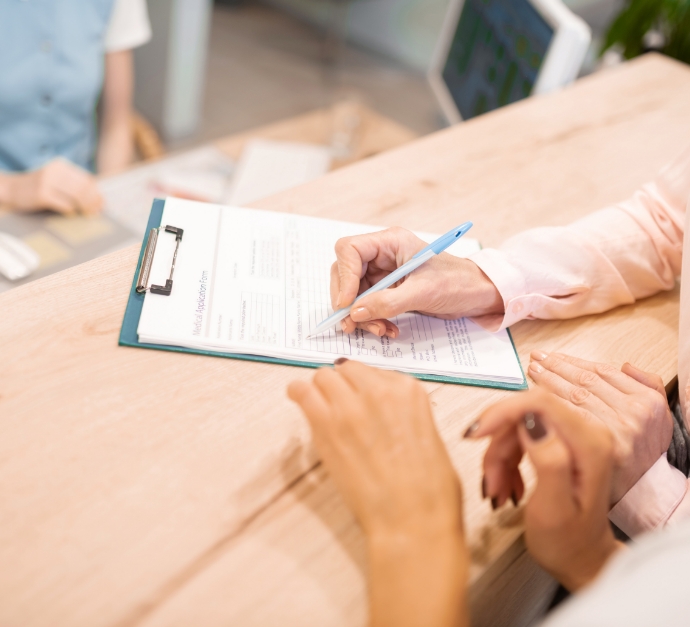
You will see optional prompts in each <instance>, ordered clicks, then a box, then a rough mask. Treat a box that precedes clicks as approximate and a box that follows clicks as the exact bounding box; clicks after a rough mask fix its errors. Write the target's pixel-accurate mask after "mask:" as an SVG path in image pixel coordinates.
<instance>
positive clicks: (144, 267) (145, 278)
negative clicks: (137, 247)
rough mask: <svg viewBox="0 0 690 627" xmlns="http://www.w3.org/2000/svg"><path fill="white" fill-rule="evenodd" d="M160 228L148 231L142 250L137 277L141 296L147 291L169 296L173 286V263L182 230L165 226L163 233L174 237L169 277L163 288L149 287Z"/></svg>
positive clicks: (159, 286)
mask: <svg viewBox="0 0 690 627" xmlns="http://www.w3.org/2000/svg"><path fill="white" fill-rule="evenodd" d="M161 228H162V227H158V228H157V229H151V230H150V231H149V239H148V242H147V243H146V248H145V249H144V258H143V259H142V261H141V268H139V276H138V277H137V288H136V290H137V292H138V293H139V294H143V293H144V292H146V290H149V291H150V292H151V293H152V294H162V295H163V296H170V292H172V286H173V272H175V261H176V260H177V251H178V250H179V249H180V242H181V241H182V234H183V233H184V230H183V229H179V228H177V227H176V226H170V225H167V226H166V227H165V231H166V232H167V233H174V235H175V240H176V243H175V252H174V253H173V258H172V265H171V266H170V277H169V278H168V279H166V281H165V286H162V285H151V286H150V287H147V286H148V283H149V275H150V274H151V266H152V265H153V256H154V255H155V254H156V244H157V243H158V234H159V233H160V230H161Z"/></svg>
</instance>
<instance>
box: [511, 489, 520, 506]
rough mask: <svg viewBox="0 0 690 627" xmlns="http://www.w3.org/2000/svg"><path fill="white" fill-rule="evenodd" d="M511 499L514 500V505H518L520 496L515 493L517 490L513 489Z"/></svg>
mask: <svg viewBox="0 0 690 627" xmlns="http://www.w3.org/2000/svg"><path fill="white" fill-rule="evenodd" d="M510 500H511V501H513V505H515V507H517V506H518V497H517V494H515V490H513V493H512V494H511V495H510Z"/></svg>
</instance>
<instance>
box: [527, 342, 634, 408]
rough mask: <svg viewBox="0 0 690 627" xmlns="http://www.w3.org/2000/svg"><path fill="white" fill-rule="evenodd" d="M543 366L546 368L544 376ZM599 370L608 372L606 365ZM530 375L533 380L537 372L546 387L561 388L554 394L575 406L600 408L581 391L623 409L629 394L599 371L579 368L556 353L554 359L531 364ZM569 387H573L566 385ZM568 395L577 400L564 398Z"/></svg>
mask: <svg viewBox="0 0 690 627" xmlns="http://www.w3.org/2000/svg"><path fill="white" fill-rule="evenodd" d="M533 354H534V353H533ZM540 366H541V368H544V371H543V372H542V371H541V369H540ZM599 366H602V368H601V369H602V370H603V369H604V368H603V366H604V364H599ZM614 370H615V369H614ZM529 371H530V376H532V372H534V373H535V374H536V375H537V377H540V376H541V378H542V380H543V381H544V382H545V383H547V382H548V383H547V384H548V385H553V386H555V387H556V388H557V389H553V390H552V391H554V392H556V393H557V394H558V395H559V396H562V397H563V398H565V399H566V400H570V402H572V403H573V404H575V405H579V404H582V403H585V404H589V405H591V404H595V405H596V402H595V399H593V398H591V397H590V396H588V395H587V394H584V393H582V392H579V391H578V390H577V388H580V389H583V390H587V391H588V392H590V393H591V394H593V395H594V397H595V398H596V399H601V400H602V401H604V403H606V404H607V405H608V406H609V407H620V406H621V405H623V404H624V403H625V402H626V401H627V396H626V394H625V393H623V392H621V390H619V389H618V388H617V387H614V386H613V385H611V384H610V383H608V382H607V381H605V380H604V379H602V378H601V377H600V376H599V374H598V373H597V372H596V371H595V370H589V369H587V368H581V367H580V366H576V365H575V364H573V363H571V362H570V361H568V360H565V359H563V358H562V356H561V355H559V354H558V353H552V354H551V355H546V357H544V358H543V359H541V360H539V361H533V362H532V363H531V364H530V367H529ZM549 372H551V373H554V374H556V375H558V377H559V379H555V378H553V377H550V376H549V375H548V373H549ZM616 372H618V371H616ZM619 374H620V373H619ZM535 381H536V379H535ZM566 383H569V384H571V385H566ZM564 394H574V395H575V396H574V398H573V399H570V398H568V397H567V396H564Z"/></svg>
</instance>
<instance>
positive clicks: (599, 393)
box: [528, 351, 673, 504]
mask: <svg viewBox="0 0 690 627" xmlns="http://www.w3.org/2000/svg"><path fill="white" fill-rule="evenodd" d="M531 357H532V362H531V363H530V366H529V370H528V372H529V375H530V377H531V378H532V379H533V380H534V381H535V382H536V383H537V385H539V386H540V387H542V388H543V389H545V390H548V391H549V392H553V393H554V394H556V395H558V396H560V397H561V398H563V399H564V400H565V401H566V402H567V403H568V404H569V406H570V407H571V408H572V409H574V410H575V411H577V412H578V413H580V414H581V415H582V416H584V417H585V418H587V419H588V420H593V419H596V420H598V421H600V422H601V423H603V424H605V425H606V426H607V427H608V428H609V429H610V430H611V433H612V434H613V439H614V460H615V462H614V471H613V483H612V490H611V503H612V504H614V503H617V502H618V501H619V500H620V499H621V498H623V496H624V495H625V493H626V492H627V491H628V490H629V489H630V488H632V487H633V485H635V483H637V481H638V480H639V479H640V477H641V476H642V475H643V474H644V473H645V472H647V470H649V468H650V467H651V466H652V465H653V464H654V463H655V462H656V461H657V460H658V459H659V457H661V455H663V454H664V453H665V452H666V451H667V450H668V447H669V444H670V443H671V438H672V436H673V416H672V415H671V410H670V409H669V406H668V401H667V400H666V392H665V390H664V385H663V382H662V380H661V377H659V376H658V375H654V374H649V373H646V372H643V371H642V370H639V369H638V368H635V367H634V366H631V365H630V364H624V365H623V367H622V368H621V369H620V370H618V369H617V368H615V367H614V366H610V365H608V364H600V363H594V362H591V361H585V360H584V359H577V358H576V357H570V356H568V355H561V354H558V353H552V354H550V355H547V354H546V353H543V352H542V351H534V352H533V353H532V356H531Z"/></svg>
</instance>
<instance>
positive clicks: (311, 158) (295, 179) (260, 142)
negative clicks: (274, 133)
mask: <svg viewBox="0 0 690 627" xmlns="http://www.w3.org/2000/svg"><path fill="white" fill-rule="evenodd" d="M330 167H331V149H330V148H328V147H326V146H315V145H313V144H303V143H298V142H285V141H269V140H266V139H254V140H251V141H249V142H247V145H246V146H245V148H244V150H243V151H242V156H241V157H240V161H239V163H238V165H237V172H236V173H235V177H234V178H233V181H232V189H231V191H230V197H229V200H228V203H229V204H231V205H246V204H248V203H250V202H254V201H255V200H259V199H260V198H266V197H267V196H271V195H272V194H277V193H278V192H282V191H284V190H286V189H291V188H292V187H297V186H298V185H302V184H304V183H308V182H309V181H313V180H314V179H317V178H319V177H320V176H323V175H324V174H326V172H328V170H329V169H330Z"/></svg>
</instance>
